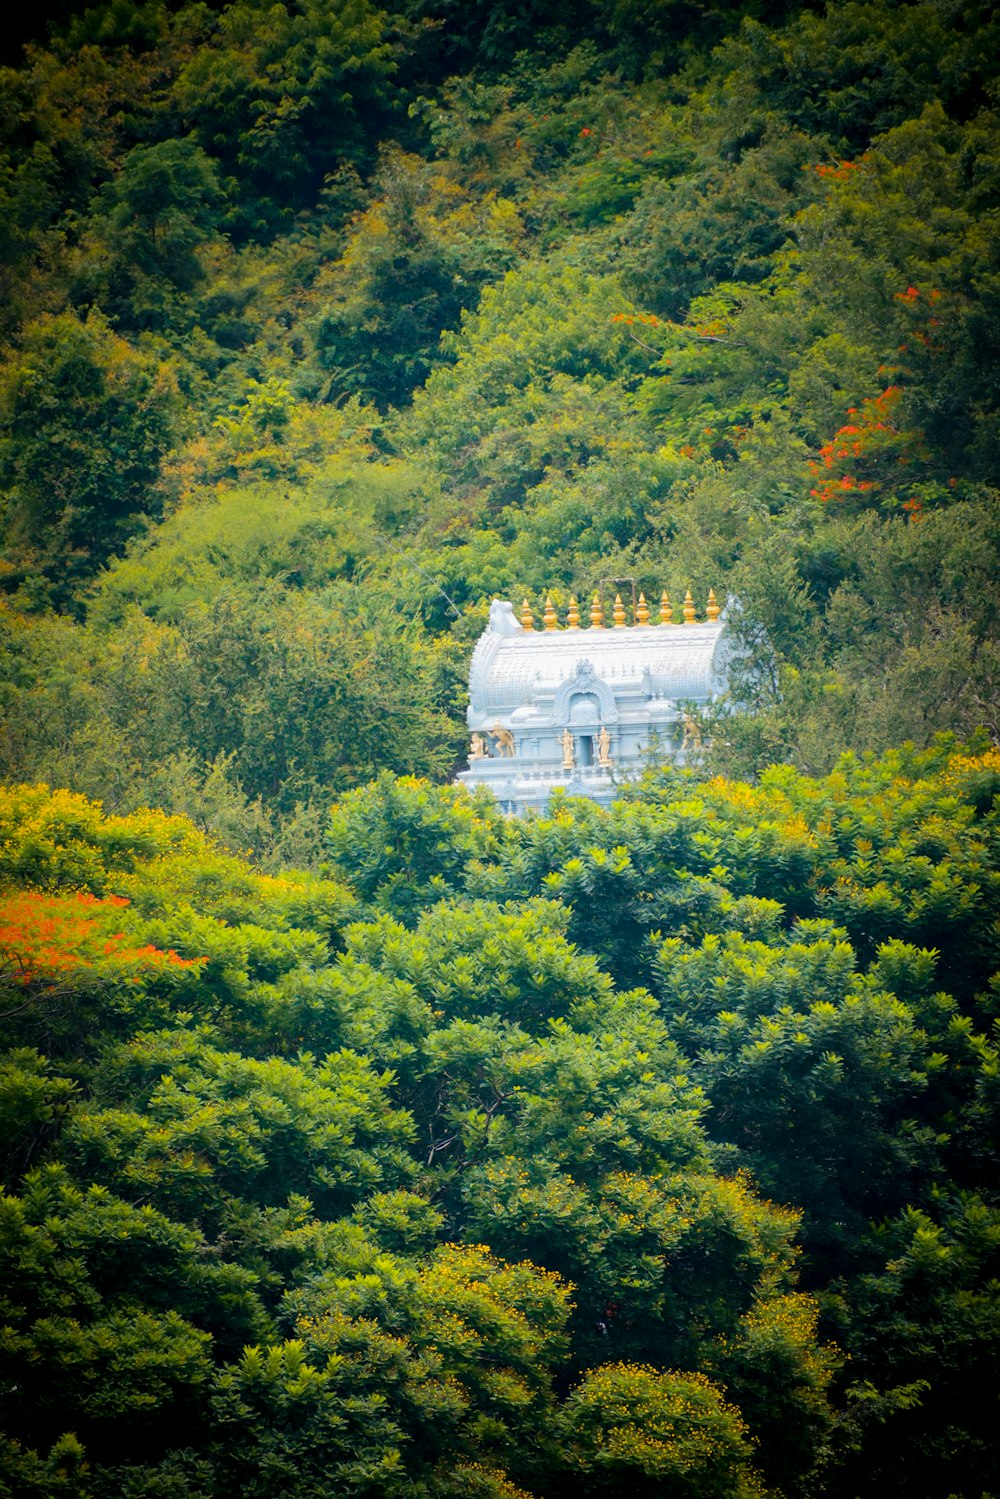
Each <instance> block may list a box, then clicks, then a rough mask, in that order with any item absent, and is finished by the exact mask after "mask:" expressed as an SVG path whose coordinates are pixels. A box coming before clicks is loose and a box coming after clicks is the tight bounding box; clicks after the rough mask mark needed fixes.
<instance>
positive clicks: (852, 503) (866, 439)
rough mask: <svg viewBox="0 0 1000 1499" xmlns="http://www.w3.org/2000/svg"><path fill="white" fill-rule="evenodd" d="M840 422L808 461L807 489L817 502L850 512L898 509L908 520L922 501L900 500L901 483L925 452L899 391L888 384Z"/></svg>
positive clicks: (851, 409)
mask: <svg viewBox="0 0 1000 1499" xmlns="http://www.w3.org/2000/svg"><path fill="white" fill-rule="evenodd" d="M847 415H848V416H849V417H850V421H848V422H845V423H844V425H843V426H842V427H839V428H838V429H837V431H836V432H835V433H834V435H833V437H832V438H831V439H830V441H829V442H827V443H824V444H823V446H822V447H821V448H820V450H819V454H818V457H817V458H815V459H811V460H810V461H809V472H810V474H811V475H812V477H813V478H814V479H815V481H816V482H815V484H814V485H813V487H812V489H811V490H810V491H809V492H810V494H811V495H812V496H813V498H814V499H817V500H819V501H820V503H821V504H823V505H827V504H830V503H833V504H837V505H842V506H848V507H850V508H851V509H852V510H853V511H858V510H860V509H864V508H867V507H869V506H871V505H879V506H881V507H883V508H888V509H894V508H896V507H897V506H898V505H900V504H902V508H903V509H904V510H906V511H907V513H909V514H910V515H911V517H912V516H915V515H916V514H918V513H919V510H920V508H921V502H920V500H919V499H914V498H913V497H910V498H908V499H906V500H904V501H901V500H900V498H899V494H898V490H899V484H900V480H901V479H903V480H905V479H906V478H907V477H908V476H910V475H912V473H913V469H914V467H915V465H916V464H921V463H924V462H926V460H927V457H928V454H927V449H926V447H925V445H924V441H923V436H922V434H921V433H920V432H919V431H918V430H917V429H916V428H913V427H909V426H907V424H906V417H905V412H904V405H903V391H902V389H901V388H900V387H899V386H898V385H889V386H887V387H886V389H885V390H883V391H881V392H880V394H879V395H877V396H871V397H869V398H868V399H867V400H865V401H862V403H861V405H860V407H858V406H850V407H848V410H847Z"/></svg>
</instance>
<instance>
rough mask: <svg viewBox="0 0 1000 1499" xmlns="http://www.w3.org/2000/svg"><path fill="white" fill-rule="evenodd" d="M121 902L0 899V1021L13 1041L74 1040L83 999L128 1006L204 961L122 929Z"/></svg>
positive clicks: (72, 896) (37, 896)
mask: <svg viewBox="0 0 1000 1499" xmlns="http://www.w3.org/2000/svg"><path fill="white" fill-rule="evenodd" d="M128 905H129V902H128V900H127V899H125V897H124V896H120V895H109V896H105V897H104V898H99V897H97V896H95V895H90V894H86V893H81V892H73V893H69V894H58V895H50V894H43V893H41V892H39V891H31V890H28V891H18V892H15V893H12V894H9V895H5V896H3V897H0V1019H2V1020H3V1021H4V1022H6V1024H7V1026H8V1028H9V1029H10V1030H11V1031H12V1032H14V1033H15V1034H16V1035H17V1039H19V1040H23V1041H26V1042H28V1043H36V1042H38V1043H44V1045H45V1047H46V1049H53V1048H57V1047H58V1046H59V1044H60V1042H61V1041H69V1043H70V1044H71V1045H72V1044H77V1043H78V1041H79V1040H80V1037H79V1033H78V1032H79V1029H80V1022H81V1020H82V1016H81V1015H80V1014H79V1010H80V1005H81V1002H83V1003H84V1008H85V1009H86V1008H88V1007H87V1006H86V1003H85V1001H86V999H87V997H88V996H94V997H97V996H100V999H101V1002H102V1003H103V1004H105V1005H107V1006H108V1008H110V1009H117V1010H119V1011H121V1010H124V1011H131V1010H132V1009H134V1008H135V1005H136V1002H137V1001H136V997H135V991H136V990H139V991H140V992H141V991H145V990H146V989H147V988H148V987H149V986H150V984H151V983H155V985H156V986H157V987H158V988H162V985H163V981H164V980H166V983H167V988H168V992H169V990H171V989H173V988H174V987H176V983H177V981H178V980H180V981H182V982H183V981H184V980H185V979H186V978H188V977H189V976H190V975H192V974H193V973H196V972H198V971H199V970H200V968H201V966H202V964H203V963H204V961H205V960H204V958H200V957H198V958H182V957H180V956H178V954H177V953H176V952H175V951H174V950H173V948H170V949H168V950H167V951H163V950H162V949H161V948H158V947H155V946H154V945H153V944H152V943H148V942H146V943H143V942H141V941H139V940H137V938H136V937H135V936H132V935H130V934H129V933H128V932H126V931H124V930H122V929H121V928H122V916H123V911H124V909H125V908H126V907H127V906H128ZM115 996H117V997H115ZM130 996H131V997H130ZM158 1008H162V1005H161V1006H159V1007H158ZM74 1015H76V1017H77V1018H76V1020H75V1021H74V1019H73V1016H74ZM74 1038H75V1039H74Z"/></svg>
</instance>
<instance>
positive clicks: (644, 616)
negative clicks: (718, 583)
mask: <svg viewBox="0 0 1000 1499" xmlns="http://www.w3.org/2000/svg"><path fill="white" fill-rule="evenodd" d="M720 612H721V611H720V609H719V605H718V603H717V601H716V597H715V589H714V588H710V589H709V590H708V607H707V608H706V610H705V618H706V619H707V620H708V621H709V623H711V622H712V621H713V620H716V619H718V617H719V614H720ZM611 617H612V619H613V620H614V622H615V628H616V629H622V628H623V627H624V626H625V625H627V624H628V618H627V616H626V613H625V605H624V604H623V603H622V596H621V594H620V593H616V594H615V604H614V609H613V610H612V616H611ZM649 621H650V615H649V605H648V604H647V603H646V595H645V594H644V593H640V595H639V602H638V603H637V604H636V606H635V623H636V624H637V625H648V624H649ZM657 623H659V624H661V625H673V624H676V623H677V621H676V620H675V619H674V611H673V608H672V607H671V603H670V600H669V598H668V597H667V593H666V590H665V589H664V591H663V594H662V596H661V598H660V618H659V620H658V621H657ZM684 623H685V624H686V625H694V624H697V623H698V615H697V613H696V611H695V606H694V599H693V598H692V597H691V590H690V588H689V589H688V591H687V593H686V594H685V595H684ZM521 624H522V626H523V627H524V629H526V630H533V629H534V628H535V616H534V615H533V614H532V612H531V604H530V603H529V601H528V600H527V599H525V601H524V603H523V604H522V605H521ZM542 625H543V627H544V628H545V629H546V630H558V629H559V628H560V625H559V617H558V615H557V614H556V611H555V605H554V604H553V602H552V595H551V594H549V595H547V597H546V599H545V612H544V613H543V615H542ZM590 627H591V629H592V630H603V629H604V628H605V625H604V604H603V602H602V600H601V595H600V594H599V593H595V594H594V602H593V603H592V604H591V606H590ZM566 628H567V630H578V629H579V628H580V610H579V606H578V605H577V602H576V599H575V598H571V599H570V601H569V608H568V609H567V611H566Z"/></svg>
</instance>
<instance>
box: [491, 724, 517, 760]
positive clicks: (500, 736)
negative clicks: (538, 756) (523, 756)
mask: <svg viewBox="0 0 1000 1499" xmlns="http://www.w3.org/2000/svg"><path fill="white" fill-rule="evenodd" d="M490 733H491V734H492V735H493V738H494V739H495V740H496V742H497V754H498V755H499V756H500V758H501V759H503V757H504V756H505V755H506V756H508V758H509V759H511V760H513V758H514V736H513V734H512V733H511V732H510V729H505V728H504V726H503V724H502V723H495V724H494V725H493V727H492V729H490Z"/></svg>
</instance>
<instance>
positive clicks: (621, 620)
mask: <svg viewBox="0 0 1000 1499" xmlns="http://www.w3.org/2000/svg"><path fill="white" fill-rule="evenodd" d="M614 620H615V629H616V630H620V629H621V628H622V626H623V625H624V624H625V605H624V604H623V603H622V596H621V594H620V593H616V594H615V608H614Z"/></svg>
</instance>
